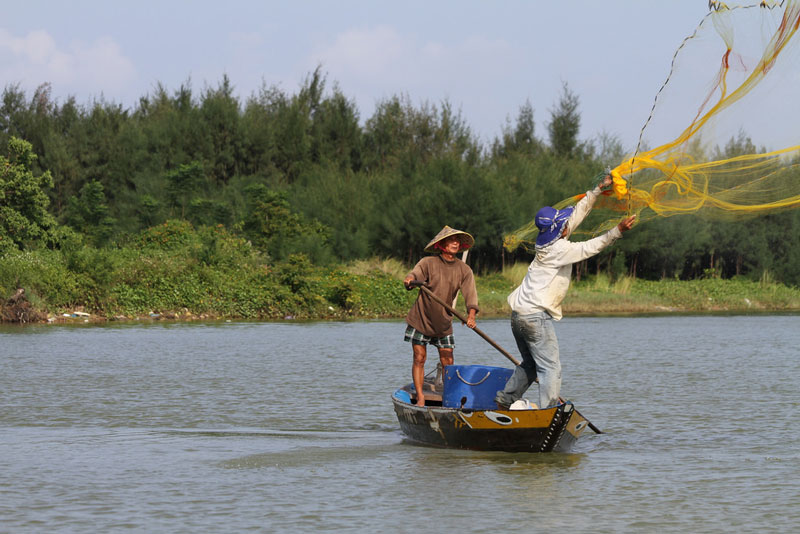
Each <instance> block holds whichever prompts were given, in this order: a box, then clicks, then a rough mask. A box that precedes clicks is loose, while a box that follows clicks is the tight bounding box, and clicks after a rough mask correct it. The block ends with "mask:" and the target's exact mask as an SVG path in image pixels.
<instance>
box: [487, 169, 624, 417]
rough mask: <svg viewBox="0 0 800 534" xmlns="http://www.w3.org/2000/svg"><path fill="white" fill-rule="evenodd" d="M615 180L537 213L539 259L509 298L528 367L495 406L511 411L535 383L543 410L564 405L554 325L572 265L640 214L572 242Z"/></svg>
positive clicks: (518, 371)
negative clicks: (560, 206)
mask: <svg viewBox="0 0 800 534" xmlns="http://www.w3.org/2000/svg"><path fill="white" fill-rule="evenodd" d="M611 183H612V180H611V176H605V177H604V178H603V180H602V181H601V182H600V184H599V185H598V186H597V187H595V188H594V189H593V190H591V191H587V192H586V196H584V197H583V198H582V199H581V200H580V201H579V202H578V203H577V204H576V205H575V206H571V207H568V208H564V209H562V210H557V209H555V208H552V207H550V206H546V207H544V208H542V209H540V210H539V212H538V213H537V214H536V219H535V221H534V222H535V223H536V227H537V228H538V229H539V235H538V236H537V238H536V257H535V258H534V259H533V261H532V262H531V264H530V266H529V267H528V273H527V274H526V275H525V279H524V280H523V281H522V284H520V286H519V287H517V288H516V289H515V290H514V291H513V292H512V293H511V294H510V295H509V296H508V304H509V305H510V306H511V331H512V333H513V334H514V339H515V340H516V342H517V347H518V348H519V351H520V354H521V355H522V363H521V364H520V365H518V366H517V367H516V369H514V374H512V375H511V378H509V379H508V382H506V385H505V388H504V389H503V390H502V391H498V392H497V396H496V397H495V402H497V406H498V408H500V409H508V408H509V406H510V405H511V404H513V403H514V402H515V401H517V400H519V399H520V398H522V395H524V394H525V392H526V391H527V390H528V388H529V387H530V385H531V384H532V383H533V382H534V381H536V380H537V378H538V380H539V407H540V408H547V407H549V406H555V405H557V404H558V403H559V394H560V390H561V361H560V359H559V354H558V339H557V338H556V332H555V328H554V326H553V321H554V320H555V321H559V320H561V317H562V314H561V301H562V300H564V297H565V296H566V295H567V290H568V289H569V283H570V278H571V276H572V264H573V263H577V262H579V261H582V260H585V259H587V258H591V257H592V256H594V255H596V254H598V253H599V252H600V251H602V250H603V249H604V248H606V247H607V246H609V245H611V244H612V243H613V242H614V241H616V240H617V239H619V238H620V237H622V233H623V232H627V231H628V230H630V229H631V228H632V227H633V223H634V219H635V218H636V216H635V215H632V216H630V217H627V218H626V219H624V220H623V221H622V222H620V223H619V224H618V225H617V226H615V227H614V228H612V229H611V230H609V231H608V232H606V233H604V234H603V235H600V236H598V237H595V238H594V239H590V240H588V241H579V242H575V243H573V242H571V241H569V239H568V238H569V235H570V234H571V233H572V232H573V231H574V230H575V229H576V228H577V227H578V225H579V224H580V223H581V222H582V221H583V220H584V218H586V216H587V215H588V214H589V212H590V211H591V210H592V206H594V203H595V200H597V197H598V196H599V195H600V193H601V191H602V189H603V188H606V187H608V186H610V185H611Z"/></svg>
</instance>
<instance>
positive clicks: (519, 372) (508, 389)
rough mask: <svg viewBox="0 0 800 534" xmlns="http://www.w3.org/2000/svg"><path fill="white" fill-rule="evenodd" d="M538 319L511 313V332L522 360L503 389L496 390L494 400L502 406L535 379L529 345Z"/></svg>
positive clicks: (535, 333)
mask: <svg viewBox="0 0 800 534" xmlns="http://www.w3.org/2000/svg"><path fill="white" fill-rule="evenodd" d="M539 322H540V321H536V320H531V317H530V316H528V317H527V319H526V318H523V316H520V315H518V314H516V313H513V314H512V315H511V333H512V334H514V340H515V341H516V342H517V348H518V349H519V353H520V355H521V356H522V362H520V364H519V365H518V366H517V367H516V368H515V369H514V374H512V375H511V378H509V379H508V382H506V386H505V388H503V391H498V392H497V396H496V397H495V402H497V403H498V404H499V405H502V406H509V405H511V404H513V403H514V401H517V400H519V399H521V398H522V396H523V395H524V394H525V392H526V391H528V388H529V387H531V384H533V382H534V381H535V380H536V377H537V373H536V363H535V360H534V356H533V354H532V353H531V345H532V343H533V342H534V340H535V339H537V338H538V334H539V330H540V328H539V327H538V326H537V325H538V323H539Z"/></svg>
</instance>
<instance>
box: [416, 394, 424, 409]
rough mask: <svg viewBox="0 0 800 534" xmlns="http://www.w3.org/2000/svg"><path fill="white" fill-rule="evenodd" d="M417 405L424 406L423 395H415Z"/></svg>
mask: <svg viewBox="0 0 800 534" xmlns="http://www.w3.org/2000/svg"><path fill="white" fill-rule="evenodd" d="M417 406H419V407H421V408H424V407H425V396H424V395H420V396H418V397H417Z"/></svg>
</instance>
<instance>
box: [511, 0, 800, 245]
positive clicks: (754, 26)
mask: <svg viewBox="0 0 800 534" xmlns="http://www.w3.org/2000/svg"><path fill="white" fill-rule="evenodd" d="M709 7H710V11H709V13H708V14H707V15H706V16H705V17H704V18H703V19H702V20H701V22H700V24H699V25H698V27H697V28H696V29H695V30H694V32H693V33H692V34H691V35H689V36H688V37H686V38H685V39H684V41H683V42H682V43H681V45H680V47H679V48H678V50H677V51H676V52H675V55H674V56H673V59H672V64H671V68H670V72H669V74H668V76H667V78H666V80H665V82H664V84H663V85H662V87H661V89H660V90H659V91H658V93H657V95H656V97H655V101H654V103H653V107H652V109H651V110H650V115H649V117H648V118H647V120H646V121H645V123H644V126H643V127H642V129H641V132H640V135H639V141H638V145H637V147H636V150H635V151H634V152H633V153H632V154H630V155H629V156H627V157H626V158H625V159H624V160H623V161H622V162H621V163H619V164H618V165H617V166H616V167H614V168H613V169H610V174H611V176H612V178H613V186H612V187H611V188H610V189H609V190H607V191H604V193H603V195H602V196H601V197H600V198H598V199H597V202H596V203H595V207H594V210H593V218H592V219H591V220H590V221H587V222H589V224H587V223H584V226H586V228H581V230H582V231H583V233H589V234H596V233H599V232H602V231H604V230H607V229H609V228H612V227H613V226H614V225H616V224H617V223H618V222H619V220H620V219H621V218H622V217H623V216H625V215H631V214H636V215H637V224H640V223H642V222H644V221H647V220H650V219H653V218H655V217H669V216H672V215H679V214H696V215H698V216H701V217H705V218H710V219H721V220H737V219H742V218H746V217H752V216H757V215H761V214H765V213H774V212H776V211H780V210H786V209H792V208H797V207H800V169H799V168H798V165H799V164H800V145H799V144H798V142H800V135H799V134H798V130H797V128H798V126H799V125H800V106H798V104H797V95H800V55H799V54H798V41H799V40H800V39H798V38H797V37H796V35H795V34H796V32H797V30H798V26H799V25H800V4H799V3H798V1H797V0H784V1H782V2H766V1H764V2H760V3H758V4H752V5H733V4H732V3H727V4H723V3H721V2H710V3H709ZM665 139H666V140H668V141H667V142H664V140H665ZM753 140H755V142H758V143H763V144H761V145H760V148H756V145H755V144H754V141H753ZM652 141H655V142H661V143H663V144H660V145H659V146H657V147H656V148H649V149H648V148H647V145H648V143H650V142H652ZM601 177H602V174H601ZM587 185H588V184H587ZM592 187H593V186H592ZM582 197H583V194H580V195H576V196H574V197H570V198H567V199H565V200H563V201H561V202H560V203H558V204H555V205H554V207H555V208H559V209H560V208H563V207H566V206H569V205H572V204H574V203H576V202H577V201H578V200H580V199H581V198H582ZM536 234H537V230H536V226H535V225H534V224H533V221H531V222H530V223H529V224H527V225H525V226H523V227H522V228H520V229H518V230H517V231H515V232H513V233H512V234H509V235H507V236H506V237H505V243H504V244H505V246H506V248H507V249H508V250H514V249H516V248H517V247H518V246H520V245H523V246H525V247H526V248H528V249H530V250H532V249H533V243H534V242H535V239H536Z"/></svg>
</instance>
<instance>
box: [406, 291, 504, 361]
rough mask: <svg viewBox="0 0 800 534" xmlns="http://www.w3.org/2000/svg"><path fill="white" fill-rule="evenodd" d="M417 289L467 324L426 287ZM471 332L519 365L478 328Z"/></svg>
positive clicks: (463, 318)
mask: <svg viewBox="0 0 800 534" xmlns="http://www.w3.org/2000/svg"><path fill="white" fill-rule="evenodd" d="M419 289H420V291H423V292H425V294H426V295H428V296H429V297H430V298H432V299H433V300H435V301H436V302H438V303H439V304H441V305H442V306H444V309H445V310H447V311H449V312H450V313H452V314H453V315H455V316H456V317H458V318H459V319H461V322H462V323H466V322H467V318H466V317H464V315H462V314H461V313H459V312H458V311H456V310H455V309H453V307H452V306H450V305H449V304H447V303H446V302H445V301H443V300H442V299H440V298H439V297H437V296H436V295H434V294H433V291H431V290H430V289H428V288H427V287H425V286H423V285H420V286H419ZM473 330H474V331H475V333H476V334H478V335H479V336H481V337H482V338H483V339H485V340H486V341H488V342H489V345H491V346H493V347H494V348H496V349H497V350H499V351H500V353H501V354H502V355H503V356H505V357H506V358H508V359H509V360H511V363H513V364H514V365H519V361H517V359H516V358H514V357H513V356H512V355H510V354H509V353H507V352H506V351H505V350H503V347H501V346H500V345H498V344H497V343H495V342H494V340H493V339H492V338H490V337H489V336H487V335H486V334H484V333H483V330H481V329H480V328H478V327H477V326H476V327H475V328H473Z"/></svg>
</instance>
